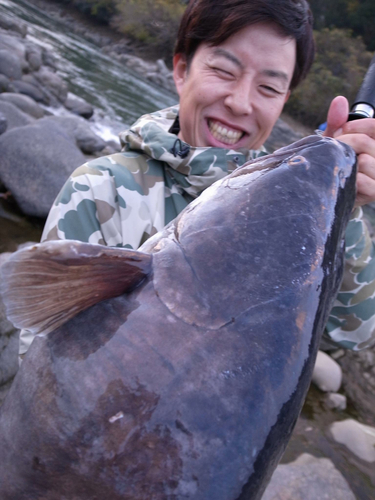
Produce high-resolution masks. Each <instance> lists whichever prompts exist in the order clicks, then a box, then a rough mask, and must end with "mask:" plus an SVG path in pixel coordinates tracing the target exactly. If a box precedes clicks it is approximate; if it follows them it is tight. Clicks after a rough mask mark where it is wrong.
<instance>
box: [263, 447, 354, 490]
mask: <svg viewBox="0 0 375 500" xmlns="http://www.w3.org/2000/svg"><path fill="white" fill-rule="evenodd" d="M323 498H327V499H328V498H329V500H355V496H354V494H353V493H352V491H351V489H350V487H349V485H348V483H347V482H346V480H345V478H344V477H343V476H342V475H341V473H340V472H339V471H338V470H337V469H336V468H335V466H334V465H333V463H332V462H331V461H330V460H329V459H328V458H316V457H314V456H312V455H309V454H307V453H304V454H303V455H301V456H299V457H298V458H297V460H295V461H294V462H291V463H289V464H280V465H279V466H278V467H277V468H276V470H275V472H274V473H273V476H272V479H271V481H270V484H269V485H268V487H267V489H266V491H265V493H264V495H263V497H262V500H280V499H282V500H317V499H323Z"/></svg>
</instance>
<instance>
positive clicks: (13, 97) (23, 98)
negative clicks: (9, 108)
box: [0, 92, 44, 118]
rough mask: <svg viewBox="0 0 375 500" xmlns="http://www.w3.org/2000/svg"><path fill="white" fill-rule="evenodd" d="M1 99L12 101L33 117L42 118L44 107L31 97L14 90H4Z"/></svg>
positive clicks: (0, 95)
mask: <svg viewBox="0 0 375 500" xmlns="http://www.w3.org/2000/svg"><path fill="white" fill-rule="evenodd" d="M0 101H4V102H10V103H11V104H13V105H14V106H17V108H18V109H20V110H21V111H23V112H24V113H26V114H28V115H30V116H32V117H33V118H42V117H43V116H44V109H43V108H41V107H40V106H39V105H38V104H37V103H36V102H35V101H34V99H32V98H31V97H29V96H27V95H22V94H16V93H14V92H3V93H2V94H0Z"/></svg>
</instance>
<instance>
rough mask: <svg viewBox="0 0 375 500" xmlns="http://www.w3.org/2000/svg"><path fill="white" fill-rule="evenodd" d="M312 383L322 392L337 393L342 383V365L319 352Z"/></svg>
mask: <svg viewBox="0 0 375 500" xmlns="http://www.w3.org/2000/svg"><path fill="white" fill-rule="evenodd" d="M312 381H313V383H314V384H315V385H316V386H317V387H319V389H320V390H321V391H324V392H337V391H338V390H339V389H340V387H341V382H342V370H341V367H340V365H339V364H338V363H336V361H334V360H333V359H332V358H331V357H330V356H328V354H326V353H325V352H323V351H319V352H318V356H317V358H316V363H315V367H314V372H313V376H312Z"/></svg>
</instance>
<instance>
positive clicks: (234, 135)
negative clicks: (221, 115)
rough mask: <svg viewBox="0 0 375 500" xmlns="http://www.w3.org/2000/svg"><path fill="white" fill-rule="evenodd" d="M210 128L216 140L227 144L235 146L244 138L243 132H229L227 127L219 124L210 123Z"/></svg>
mask: <svg viewBox="0 0 375 500" xmlns="http://www.w3.org/2000/svg"><path fill="white" fill-rule="evenodd" d="M209 128H210V131H211V134H212V135H213V136H214V137H215V139H217V140H218V141H220V142H223V143H225V144H235V143H236V142H237V141H239V140H240V138H241V136H242V132H240V131H235V130H228V129H227V128H226V127H222V126H221V125H219V124H218V122H214V123H213V122H209Z"/></svg>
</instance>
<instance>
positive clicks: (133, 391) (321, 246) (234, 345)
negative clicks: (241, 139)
mask: <svg viewBox="0 0 375 500" xmlns="http://www.w3.org/2000/svg"><path fill="white" fill-rule="evenodd" d="M354 197H355V154H354V152H353V151H352V150H351V149H350V148H349V147H347V146H346V145H344V144H341V143H339V142H337V141H335V140H332V139H325V138H319V137H309V138H306V139H304V140H302V141H299V142H297V143H295V144H293V145H291V146H289V147H287V148H283V149H281V150H279V151H277V152H275V153H274V154H273V155H270V156H268V157H264V158H261V159H258V160H256V161H255V162H252V163H251V164H249V165H245V166H244V167H242V168H240V169H238V170H236V171H235V172H234V173H233V174H231V175H230V176H228V177H227V178H225V179H224V180H222V181H220V182H218V183H216V184H215V185H213V186H212V187H211V188H209V189H207V190H206V191H205V192H204V193H203V194H202V195H201V196H200V197H199V198H198V199H197V200H196V201H194V202H193V203H192V204H191V205H189V206H188V207H187V208H186V209H185V210H184V211H183V212H182V213H181V214H180V216H179V217H178V218H177V219H176V220H175V221H173V222H172V223H171V224H169V225H168V226H167V227H166V228H165V229H164V230H163V231H162V232H160V233H158V234H157V235H155V236H154V237H152V238H151V239H150V240H148V241H147V242H146V243H145V244H144V245H143V247H142V248H141V249H140V252H132V251H126V250H122V249H110V248H105V247H99V246H97V245H89V244H85V243H79V242H69V241H65V242H46V243H44V244H40V245H37V246H36V247H34V248H33V249H30V250H24V251H23V253H20V252H18V253H17V254H15V255H14V258H12V260H11V261H9V263H8V264H6V266H4V271H3V272H4V277H3V281H4V283H5V286H4V292H3V293H4V297H5V301H6V303H7V307H8V311H9V313H10V318H11V319H13V320H14V321H15V322H16V323H17V321H18V324H19V326H22V327H25V326H28V327H30V323H33V322H32V321H29V319H28V317H27V316H28V314H24V315H23V316H22V314H21V312H20V311H21V306H20V305H19V304H16V305H14V304H15V303H17V296H18V295H19V294H21V295H22V293H24V296H22V297H21V299H22V301H25V300H26V299H27V297H26V295H27V294H30V291H29V292H28V291H27V290H28V288H27V287H28V286H30V287H31V288H30V289H31V290H34V295H36V296H38V293H39V290H43V291H44V290H46V292H45V293H46V297H45V301H46V303H47V305H48V306H49V307H50V302H51V301H53V300H54V302H60V303H61V304H63V303H65V302H66V300H67V299H66V296H71V295H74V293H75V292H74V290H75V289H74V287H73V285H72V289H71V290H70V289H69V286H70V284H69V283H70V281H69V279H68V278H66V280H67V281H66V282H64V276H67V275H68V274H69V271H68V270H67V268H68V267H69V269H73V277H74V276H75V277H76V278H77V280H78V281H79V280H81V281H80V286H79V287H78V289H79V292H78V295H79V296H77V299H76V302H78V303H79V302H80V301H81V302H82V304H81V306H80V308H81V309H84V308H85V307H87V305H90V304H91V303H93V302H95V300H98V299H97V297H100V298H107V300H104V301H101V302H99V303H97V304H95V305H92V306H91V307H89V308H88V309H86V310H83V311H82V312H80V313H79V314H77V315H76V316H74V314H75V313H74V312H73V313H72V312H71V311H69V312H67V311H66V310H64V311H63V312H61V311H57V312H56V314H55V316H54V318H53V320H52V321H50V318H49V317H48V314H49V313H48V312H47V313H46V315H45V316H44V317H43V319H42V320H40V317H39V313H38V312H37V313H36V316H35V318H34V320H35V321H34V320H33V321H34V323H33V325H31V327H33V328H34V327H35V331H41V332H43V331H44V333H45V332H50V333H48V334H47V335H44V336H43V335H39V336H37V337H36V339H35V340H34V342H33V345H32V346H31V348H30V350H29V352H28V354H27V356H26V358H25V359H24V361H23V363H22V366H21V369H20V371H19V372H18V374H17V376H16V378H15V381H14V384H13V386H12V388H11V390H10V392H9V393H8V396H7V398H6V400H5V402H4V404H3V406H2V407H1V408H0V463H1V470H0V498H1V499H2V500H10V499H12V500H13V499H15V498H17V499H18V500H23V499H25V500H26V499H27V500H34V499H43V500H61V499H69V500H73V499H79V500H86V499H87V500H88V499H90V500H94V499H107V498H108V499H111V500H117V499H118V500H120V499H121V500H124V499H125V500H130V499H131V500H150V499H152V500H166V499H167V500H180V499H181V500H182V499H194V500H208V499H215V500H245V499H251V500H253V499H260V498H261V496H262V493H263V491H264V488H265V487H266V485H267V482H268V480H269V479H270V477H271V474H272V472H273V470H274V468H275V467H276V465H277V463H278V461H279V459H280V457H281V455H282V453H283V451H284V449H285V446H286V444H287V443H288V440H289V437H290V435H291V432H292V430H293V426H294V424H295V422H296V419H297V417H298V415H299V412H300V410H301V407H302V404H303V401H304V398H305V395H306V392H307V389H308V386H309V383H310V380H311V373H312V369H313V366H314V361H315V357H316V352H317V349H318V345H319V341H320V337H321V333H322V331H323V328H324V325H325V322H326V319H327V316H328V313H329V310H330V307H331V305H332V301H333V299H334V297H335V294H336V292H337V290H338V286H339V283H340V279H341V274H342V262H343V235H344V231H345V226H346V223H347V221H348V218H349V214H350V212H351V210H352V207H353V203H354ZM27 251H28V252H29V254H27ZM112 252H113V253H112ZM68 257H69V258H68ZM96 258H97V259H98V262H99V261H100V262H103V261H105V259H107V264H104V267H103V269H106V266H107V268H108V269H109V271H108V275H107V278H106V279H107V282H106V284H105V285H103V284H102V281H101V278H102V277H103V271H102V272H100V265H99V264H98V266H99V271H98V278H97V281H96V282H95V283H96V284H95V283H94V282H93V281H92V277H91V274H92V269H94V268H95V269H96V267H95V265H96V264H95V259H96ZM90 259H91V260H90ZM132 259H133V261H132V262H133V264H129V263H128V262H127V261H128V260H132ZM137 259H138V260H137ZM109 261H110V262H111V265H109V264H108V262H109ZM46 262H47V264H46ZM67 262H68V263H67ZM134 262H135V264H134ZM82 263H85V264H84V265H83V264H82ZM87 263H88V264H87ZM127 265H129V266H130V268H131V269H132V268H133V267H132V266H133V265H134V266H135V267H134V269H135V271H134V273H133V274H132V278H131V279H130V281H129V282H127V281H126V280H127V279H128V278H127V277H125V278H124V283H123V285H122V291H125V293H122V294H121V290H117V291H116V295H118V294H119V293H120V295H119V296H117V297H112V298H108V297H110V296H111V291H109V292H108V291H107V289H111V286H115V285H114V282H117V281H118V282H121V279H122V275H123V274H126V276H128V275H129V273H123V271H122V269H123V267H125V268H126V266H127ZM22 266H24V267H22ZM25 266H26V267H25ZM38 266H41V269H44V274H45V275H47V274H50V275H51V276H52V275H54V274H53V273H55V275H56V276H57V275H58V276H60V278H59V279H60V281H59V284H60V286H57V287H56V288H54V290H55V294H56V296H57V295H58V294H59V290H60V291H61V296H60V297H59V299H54V298H53V292H51V290H52V288H51V287H52V286H53V285H55V281H56V280H55V279H52V280H51V282H48V283H49V284H48V286H47V285H46V284H45V279H46V277H45V276H44V277H43V275H42V273H38V271H37V270H38V269H39V267H38ZM43 266H44V267H43ZM59 266H60V267H59ZM64 266H65V268H64ZM83 268H85V269H84V270H82V269H83ZM25 270H26V271H27V272H29V274H30V277H28V276H27V272H26V271H25ZM28 270H29V271H28ZM87 270H88V271H87ZM90 270H91V271H90ZM87 272H88V274H87V275H85V273H87ZM130 274H131V273H130ZM37 275H39V276H40V277H39V278H35V276H37ZM33 276H34V278H35V279H36V280H37V279H39V280H40V281H38V282H37V283H35V282H33V279H34V278H33ZM85 276H86V278H85ZM25 279H26V281H27V286H26V287H22V285H21V283H24V280H25ZM29 279H30V280H31V281H30V282H29V281H28V280H29ZM72 279H73V278H72ZM17 280H18V287H17ZM90 280H91V281H90ZM103 280H104V278H103ZM61 283H62V284H61ZM87 283H89V284H87ZM93 283H94V284H93ZM33 287H34V288H33ZM90 287H91V288H90ZM120 288H121V287H120ZM21 290H23V291H22V293H21ZM25 290H26V291H25ZM64 290H65V291H66V290H68V291H67V292H66V295H64V293H65V292H64ZM103 290H106V291H105V292H103ZM40 293H42V292H40ZM43 293H44V292H43ZM90 294H91V295H90ZM113 294H114V293H113ZM88 295H90V297H91V298H90V299H88V300H87V302H85V300H86V299H85V298H83V299H82V297H86V296H88ZM94 296H95V297H94ZM25 297H26V298H25ZM93 297H94V298H93ZM38 301H39V302H40V299H39V298H37V302H38ZM73 302H74V301H73ZM41 303H42V306H41V307H40V309H43V304H44V302H41ZM62 309H64V307H62ZM46 310H47V311H48V310H49V308H48V307H47V308H46ZM51 314H52V313H51ZM72 315H73V316H74V317H72V318H71V319H69V321H67V322H66V323H65V324H61V325H60V323H62V322H63V321H65V320H66V319H67V318H68V317H70V316H72ZM20 318H21V319H20ZM61 318H63V319H61ZM38 321H39V323H38ZM35 325H36V326H35ZM38 325H39V326H38ZM40 325H42V326H40ZM56 325H60V326H58V328H56V329H54V326H56Z"/></svg>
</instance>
